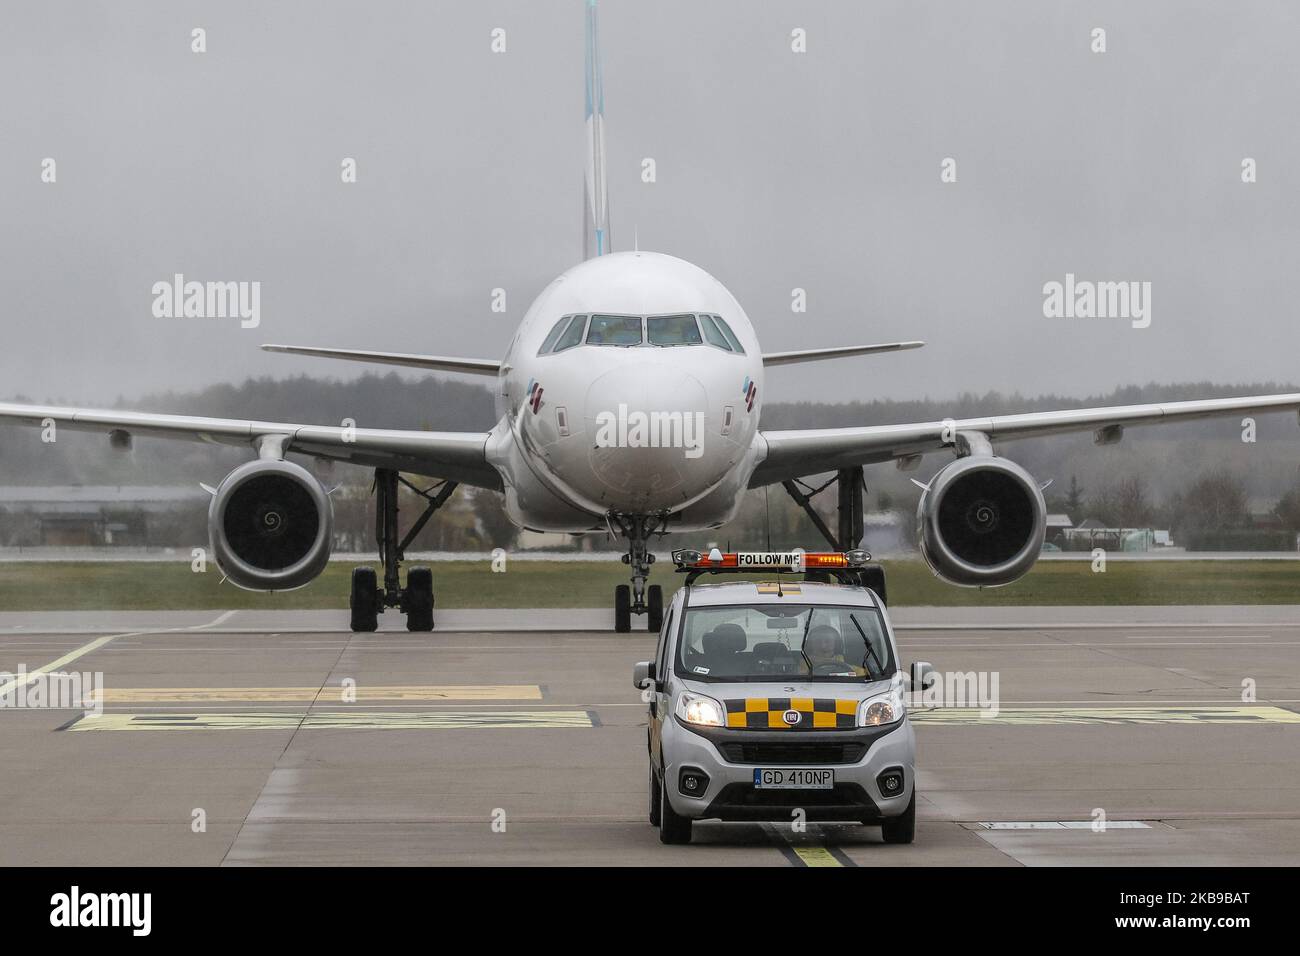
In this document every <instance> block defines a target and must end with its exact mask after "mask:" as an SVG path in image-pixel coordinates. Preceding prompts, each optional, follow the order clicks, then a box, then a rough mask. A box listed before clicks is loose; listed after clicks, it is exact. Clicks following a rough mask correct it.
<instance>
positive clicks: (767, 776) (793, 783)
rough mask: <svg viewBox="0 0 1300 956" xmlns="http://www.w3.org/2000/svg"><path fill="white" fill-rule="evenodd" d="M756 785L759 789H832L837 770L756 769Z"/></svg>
mask: <svg viewBox="0 0 1300 956" xmlns="http://www.w3.org/2000/svg"><path fill="white" fill-rule="evenodd" d="M754 786H755V787H756V788H758V789H759V790H830V789H832V788H833V787H834V786H835V771H834V770H807V769H804V768H797V769H791V770H755V771H754Z"/></svg>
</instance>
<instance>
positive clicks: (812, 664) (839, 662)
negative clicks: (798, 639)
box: [803, 624, 866, 677]
mask: <svg viewBox="0 0 1300 956" xmlns="http://www.w3.org/2000/svg"><path fill="white" fill-rule="evenodd" d="M803 650H804V655H805V656H806V657H807V658H808V665H809V669H810V670H811V671H812V673H814V674H836V673H839V674H844V675H845V676H848V675H850V674H852V675H853V676H855V677H861V676H863V675H864V674H865V673H866V668H864V667H856V666H854V665H853V664H850V663H849V662H848V661H846V660H845V659H844V638H842V637H841V636H840V632H839V631H837V630H835V628H833V627H831V626H830V625H829V624H818V625H817V626H816V627H814V628H813V629H812V630H810V631H809V632H808V637H807V639H806V640H805V641H804V643H803Z"/></svg>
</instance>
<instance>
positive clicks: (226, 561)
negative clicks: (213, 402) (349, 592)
mask: <svg viewBox="0 0 1300 956" xmlns="http://www.w3.org/2000/svg"><path fill="white" fill-rule="evenodd" d="M333 527H334V506H333V505H332V504H331V503H330V498H329V495H328V494H326V493H325V489H324V488H322V487H321V484H320V482H319V481H317V480H316V479H315V478H314V477H313V476H312V474H311V473H310V472H309V471H307V469H305V468H303V467H302V466H301V465H295V464H294V463H293V462H290V461H278V460H262V459H259V460H257V461H250V462H248V463H247V464H245V465H240V466H239V467H238V468H236V469H235V470H234V471H232V472H231V473H230V474H228V475H227V476H226V477H225V480H223V481H222V482H221V485H220V486H219V487H218V488H217V491H216V494H214V495H213V496H212V504H211V505H210V506H209V507H208V536H209V540H210V541H211V545H212V554H213V556H214V558H215V559H216V562H217V564H218V566H219V567H220V568H221V570H222V571H224V572H225V574H226V576H227V577H228V578H230V580H231V581H233V582H234V583H235V584H237V585H239V586H240V587H241V588H247V589H248V590H250V591H287V590H289V589H291V588H300V587H302V586H303V585H304V584H308V583H310V582H311V581H312V580H313V579H314V578H315V577H316V576H317V575H318V574H320V573H321V572H322V571H324V570H325V565H326V563H327V562H328V561H329V557H330V534H331V531H332V530H333Z"/></svg>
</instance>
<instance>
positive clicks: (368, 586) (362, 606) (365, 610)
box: [348, 568, 379, 632]
mask: <svg viewBox="0 0 1300 956" xmlns="http://www.w3.org/2000/svg"><path fill="white" fill-rule="evenodd" d="M348 607H349V608H351V610H352V630H354V631H358V632H365V631H373V630H375V629H376V628H378V627H379V584H378V581H377V579H376V577H375V569H374V568H353V569H352V594H351V595H350V597H349V598H348Z"/></svg>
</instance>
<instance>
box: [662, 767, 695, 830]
mask: <svg viewBox="0 0 1300 956" xmlns="http://www.w3.org/2000/svg"><path fill="white" fill-rule="evenodd" d="M667 776H668V774H667V773H666V772H665V774H664V777H665V778H666V777H667ZM659 842H660V843H669V844H680V843H690V842H691V818H690V817H684V816H681V815H680V814H678V812H677V811H676V810H674V809H673V805H672V804H671V803H669V802H668V789H667V784H666V782H663V781H661V782H660V784H659Z"/></svg>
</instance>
